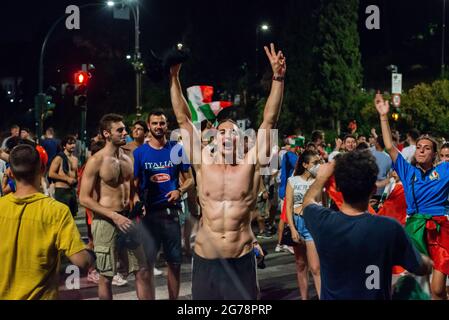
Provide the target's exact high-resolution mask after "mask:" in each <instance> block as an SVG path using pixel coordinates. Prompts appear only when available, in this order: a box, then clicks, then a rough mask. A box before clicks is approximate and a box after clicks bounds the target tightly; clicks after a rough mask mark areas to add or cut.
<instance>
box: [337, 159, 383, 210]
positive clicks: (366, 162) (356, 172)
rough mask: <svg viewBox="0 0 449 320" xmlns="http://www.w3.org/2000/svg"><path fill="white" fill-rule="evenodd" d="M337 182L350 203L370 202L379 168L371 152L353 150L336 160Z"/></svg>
mask: <svg viewBox="0 0 449 320" xmlns="http://www.w3.org/2000/svg"><path fill="white" fill-rule="evenodd" d="M334 172H335V173H334V175H335V183H336V185H337V189H338V191H340V192H341V193H342V194H343V199H344V200H345V202H347V203H348V204H358V203H365V202H366V203H368V200H369V198H370V196H371V193H372V192H373V189H374V187H375V186H376V180H377V174H378V173H379V168H378V167H377V164H376V158H374V156H373V155H372V154H371V152H367V151H366V150H364V151H351V152H347V153H345V154H343V155H342V156H341V157H338V158H337V159H336V160H335V170H334Z"/></svg>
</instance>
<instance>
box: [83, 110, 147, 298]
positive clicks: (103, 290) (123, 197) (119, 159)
mask: <svg viewBox="0 0 449 320" xmlns="http://www.w3.org/2000/svg"><path fill="white" fill-rule="evenodd" d="M100 132H101V134H102V136H103V138H104V139H105V140H106V145H105V146H104V148H103V149H101V150H100V151H98V152H97V153H95V155H93V156H92V157H90V158H89V160H88V161H87V164H86V167H85V169H84V174H83V179H82V182H81V190H80V202H81V204H82V205H83V206H84V207H86V208H89V209H91V210H92V211H93V212H94V219H93V222H92V235H93V243H94V251H95V253H96V255H97V270H98V272H99V273H100V282H99V284H98V296H99V298H100V299H112V288H111V285H112V278H113V276H114V275H115V274H116V265H117V263H116V262H117V250H116V249H117V248H116V242H117V237H118V236H119V233H120V232H122V233H127V232H130V231H133V230H132V228H134V226H133V221H132V220H130V219H128V218H127V217H126V215H127V213H129V210H130V192H131V183H130V181H131V179H132V177H133V166H132V161H131V159H130V158H129V156H127V155H126V154H125V152H124V151H123V150H122V149H121V148H120V147H121V146H123V145H124V144H126V141H125V137H126V129H125V125H124V124H123V117H122V116H120V115H117V114H107V115H105V116H103V118H101V120H100ZM128 260H129V272H134V273H135V276H136V291H137V297H138V298H139V299H150V298H151V291H150V287H149V270H148V266H147V264H146V259H145V253H144V251H143V247H142V245H141V244H140V245H139V244H137V245H136V247H135V248H132V249H131V248H128Z"/></svg>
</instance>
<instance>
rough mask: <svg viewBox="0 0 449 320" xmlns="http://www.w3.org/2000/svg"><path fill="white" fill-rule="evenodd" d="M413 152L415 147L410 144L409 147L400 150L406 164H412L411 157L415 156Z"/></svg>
mask: <svg viewBox="0 0 449 320" xmlns="http://www.w3.org/2000/svg"><path fill="white" fill-rule="evenodd" d="M415 151H416V145H414V144H412V145H409V146H408V147H405V148H404V149H402V152H401V153H402V156H403V157H404V159H405V160H407V162H409V163H410V162H412V159H413V156H414V155H415Z"/></svg>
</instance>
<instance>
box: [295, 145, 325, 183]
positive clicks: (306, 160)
mask: <svg viewBox="0 0 449 320" xmlns="http://www.w3.org/2000/svg"><path fill="white" fill-rule="evenodd" d="M320 163H321V159H320V156H319V155H318V154H317V153H316V152H314V151H310V150H306V151H304V152H303V153H301V154H300V155H299V157H298V160H297V161H296V166H295V171H294V173H293V175H295V176H301V175H303V174H304V173H305V172H306V171H308V172H309V173H310V174H311V176H312V177H315V176H316V173H317V171H318V166H319V164H320Z"/></svg>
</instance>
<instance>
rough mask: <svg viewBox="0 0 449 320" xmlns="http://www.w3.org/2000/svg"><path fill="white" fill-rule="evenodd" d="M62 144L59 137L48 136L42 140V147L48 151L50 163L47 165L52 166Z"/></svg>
mask: <svg viewBox="0 0 449 320" xmlns="http://www.w3.org/2000/svg"><path fill="white" fill-rule="evenodd" d="M60 144H61V142H60V141H59V140H58V139H55V138H50V139H48V138H46V139H43V140H42V141H41V146H42V148H44V149H45V151H47V154H48V163H47V166H48V167H50V164H51V162H52V161H53V159H54V158H55V157H56V155H57V154H58V147H59V145H60Z"/></svg>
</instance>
